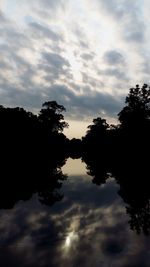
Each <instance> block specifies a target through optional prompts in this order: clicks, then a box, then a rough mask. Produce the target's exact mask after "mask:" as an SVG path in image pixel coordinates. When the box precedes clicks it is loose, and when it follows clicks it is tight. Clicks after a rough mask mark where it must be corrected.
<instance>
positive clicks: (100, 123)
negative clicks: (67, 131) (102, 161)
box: [82, 117, 109, 150]
mask: <svg viewBox="0 0 150 267" xmlns="http://www.w3.org/2000/svg"><path fill="white" fill-rule="evenodd" d="M108 129H109V125H108V124H107V122H106V120H105V119H101V118H100V117H98V118H96V119H93V124H91V125H89V126H88V131H87V133H86V135H85V137H83V138H82V141H83V144H84V145H85V146H86V147H89V149H90V150H95V147H101V149H103V148H105V146H106V140H107V130H108Z"/></svg>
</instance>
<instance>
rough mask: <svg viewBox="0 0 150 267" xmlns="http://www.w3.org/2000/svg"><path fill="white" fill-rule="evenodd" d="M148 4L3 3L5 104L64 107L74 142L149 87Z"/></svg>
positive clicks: (144, 0) (0, 39) (1, 88)
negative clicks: (132, 91) (136, 89)
mask: <svg viewBox="0 0 150 267" xmlns="http://www.w3.org/2000/svg"><path fill="white" fill-rule="evenodd" d="M149 25H150V2H149V1H148V0H136V1H131V0H111V1H110V0H93V1H91V0H76V1H74V0H30V1H28V0H21V1H20V0H0V53H1V56H0V104H2V105H4V106H22V107H24V108H26V109H28V110H31V111H33V112H38V110H40V108H41V105H42V103H43V102H44V101H48V100H56V101H57V102H58V103H59V104H62V105H64V106H65V107H66V110H67V112H66V114H65V119H66V121H68V122H69V124H70V129H69V130H67V131H66V134H68V136H69V137H73V136H75V137H79V136H81V135H82V134H84V131H85V129H86V126H87V125H88V124H89V123H91V121H92V119H93V118H94V117H98V116H102V117H104V118H107V119H108V121H109V122H114V120H115V118H117V113H118V112H119V111H120V110H121V108H122V107H123V104H124V98H125V96H126V94H127V93H128V90H129V88H130V87H132V86H135V85H136V84H137V83H139V84H140V85H141V84H143V83H148V84H149V74H150V51H149V50H150V37H149V36H150V27H149Z"/></svg>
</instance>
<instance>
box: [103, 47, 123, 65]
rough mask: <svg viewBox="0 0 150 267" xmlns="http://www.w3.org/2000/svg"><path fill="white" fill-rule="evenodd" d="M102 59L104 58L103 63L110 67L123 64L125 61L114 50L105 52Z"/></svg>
mask: <svg viewBox="0 0 150 267" xmlns="http://www.w3.org/2000/svg"><path fill="white" fill-rule="evenodd" d="M103 58H104V61H105V62H106V63H107V64H110V65H117V64H123V63H124V61H125V60H124V57H123V56H122V54H121V53H119V52H117V51H115V50H111V51H107V52H106V53H105V54H104V57H103Z"/></svg>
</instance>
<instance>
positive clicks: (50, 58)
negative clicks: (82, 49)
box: [42, 52, 70, 69]
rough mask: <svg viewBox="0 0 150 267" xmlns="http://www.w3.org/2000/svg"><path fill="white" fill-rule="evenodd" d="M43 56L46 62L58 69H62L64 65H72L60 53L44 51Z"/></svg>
mask: <svg viewBox="0 0 150 267" xmlns="http://www.w3.org/2000/svg"><path fill="white" fill-rule="evenodd" d="M42 56H43V60H44V61H45V63H46V64H48V65H51V66H53V67H55V68H57V69H62V68H63V67H64V66H67V67H69V66H70V64H69V62H68V61H67V60H66V59H65V58H63V57H62V56H60V55H59V54H56V53H48V52H44V53H43V54H42Z"/></svg>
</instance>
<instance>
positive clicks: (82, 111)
mask: <svg viewBox="0 0 150 267" xmlns="http://www.w3.org/2000/svg"><path fill="white" fill-rule="evenodd" d="M82 89H83V92H84V93H83V94H81V95H77V94H75V93H74V92H73V91H72V90H71V89H70V88H68V87H66V86H63V85H54V86H52V87H51V88H49V91H47V96H48V95H49V97H51V98H53V99H56V100H57V101H58V102H59V103H62V104H63V105H64V106H65V107H66V109H67V111H68V115H69V116H70V117H72V116H74V117H76V118H78V119H80V118H81V117H82V118H84V119H86V117H93V116H98V115H99V116H103V113H105V114H107V115H109V116H111V117H112V116H114V115H116V114H117V113H118V112H119V110H120V108H121V106H122V99H117V98H115V97H114V96H112V95H110V94H107V93H102V92H96V91H91V90H90V88H89V87H86V86H85V87H83V88H82Z"/></svg>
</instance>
